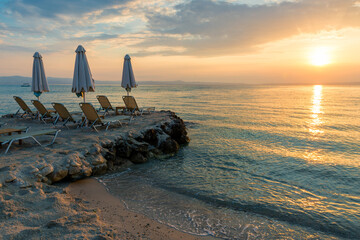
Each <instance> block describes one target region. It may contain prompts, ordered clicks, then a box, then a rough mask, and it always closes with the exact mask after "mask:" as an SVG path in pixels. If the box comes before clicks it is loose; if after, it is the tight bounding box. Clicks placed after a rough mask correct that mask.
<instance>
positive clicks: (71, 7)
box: [7, 0, 128, 18]
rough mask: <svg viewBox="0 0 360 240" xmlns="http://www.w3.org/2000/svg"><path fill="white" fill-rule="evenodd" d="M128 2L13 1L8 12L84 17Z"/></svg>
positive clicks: (49, 16)
mask: <svg viewBox="0 0 360 240" xmlns="http://www.w3.org/2000/svg"><path fill="white" fill-rule="evenodd" d="M127 1H128V0H101V1H99V0H76V1H74V0H61V1H51V0H11V1H10V2H9V3H8V4H7V7H8V10H9V11H11V13H17V14H19V15H20V16H23V17H28V16H40V17H46V18H56V17H57V16H59V15H83V14H86V13H88V12H91V11H95V10H98V9H103V8H106V7H110V6H114V5H117V4H122V3H125V2H127Z"/></svg>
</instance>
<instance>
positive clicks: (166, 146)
mask: <svg viewBox="0 0 360 240" xmlns="http://www.w3.org/2000/svg"><path fill="white" fill-rule="evenodd" d="M179 148H180V146H179V144H178V143H177V142H176V141H175V140H173V139H171V138H167V139H166V140H165V141H163V142H162V143H161V144H160V146H159V149H160V150H161V151H162V152H163V153H165V154H170V153H176V152H177V151H179Z"/></svg>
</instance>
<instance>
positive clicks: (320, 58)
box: [309, 47, 331, 67]
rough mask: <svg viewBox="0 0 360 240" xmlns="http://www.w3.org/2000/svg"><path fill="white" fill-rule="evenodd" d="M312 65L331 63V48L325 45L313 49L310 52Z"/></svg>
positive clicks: (320, 65) (319, 65)
mask: <svg viewBox="0 0 360 240" xmlns="http://www.w3.org/2000/svg"><path fill="white" fill-rule="evenodd" d="M309 62H310V64H311V65H314V66H318V67H322V66H325V65H328V64H330V63H331V56H330V50H329V49H328V48H325V47H318V48H315V49H313V50H312V51H311V52H310V54H309Z"/></svg>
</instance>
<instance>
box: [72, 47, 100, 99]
mask: <svg viewBox="0 0 360 240" xmlns="http://www.w3.org/2000/svg"><path fill="white" fill-rule="evenodd" d="M75 52H76V59H75V68H74V77H73V85H72V89H71V91H72V92H74V93H76V95H78V96H81V95H82V96H83V97H84V102H85V93H86V92H94V91H95V83H94V79H93V78H92V75H91V71H90V67H89V63H88V61H87V58H86V54H85V52H86V50H85V48H84V47H83V46H81V45H79V46H78V47H77V49H76V50H75Z"/></svg>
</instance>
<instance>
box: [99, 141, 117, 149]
mask: <svg viewBox="0 0 360 240" xmlns="http://www.w3.org/2000/svg"><path fill="white" fill-rule="evenodd" d="M100 144H101V146H102V147H103V148H107V149H111V148H112V147H113V145H114V143H113V142H112V141H111V140H110V139H105V140H103V141H102V142H101V143H100Z"/></svg>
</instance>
